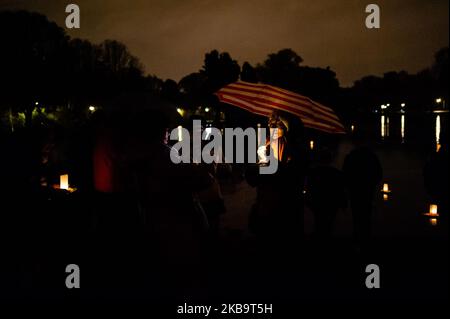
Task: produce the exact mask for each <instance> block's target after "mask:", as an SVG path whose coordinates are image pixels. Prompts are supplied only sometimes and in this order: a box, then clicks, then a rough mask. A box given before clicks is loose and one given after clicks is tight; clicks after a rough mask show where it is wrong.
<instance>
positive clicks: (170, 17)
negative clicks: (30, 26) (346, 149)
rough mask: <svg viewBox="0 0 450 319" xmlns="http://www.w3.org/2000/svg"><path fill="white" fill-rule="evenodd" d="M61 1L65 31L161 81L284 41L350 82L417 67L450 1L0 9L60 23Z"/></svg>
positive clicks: (105, 1)
mask: <svg viewBox="0 0 450 319" xmlns="http://www.w3.org/2000/svg"><path fill="white" fill-rule="evenodd" d="M69 3H76V4H78V5H79V6H80V9H81V28H80V29H78V30H74V31H69V32H68V33H69V34H70V35H71V36H73V37H79V38H85V39H88V40H90V41H92V42H94V43H99V42H101V41H102V40H104V39H108V38H109V39H116V40H119V41H122V42H124V43H125V44H126V45H127V46H128V47H129V49H130V51H131V52H132V53H133V54H134V55H136V56H137V57H138V58H139V59H140V60H141V62H142V63H143V64H144V66H145V70H146V72H147V73H150V74H155V75H157V76H159V77H161V78H164V79H166V78H172V79H174V80H180V78H181V77H183V76H185V75H187V74H189V73H192V72H195V71H198V70H199V69H200V68H201V66H202V64H203V57H204V54H205V53H206V52H208V51H210V50H212V49H218V50H220V51H228V52H229V53H230V54H231V56H232V57H233V58H234V59H237V60H238V61H239V63H240V64H241V65H242V63H243V62H245V61H249V62H250V63H252V64H256V63H258V62H262V61H264V59H265V58H266V56H267V54H269V53H273V52H276V51H278V50H280V49H283V48H292V49H293V50H295V51H296V52H297V53H298V54H299V55H300V56H301V57H302V58H303V59H304V62H303V63H304V65H308V66H320V67H326V66H330V67H331V68H332V69H333V70H334V71H336V73H337V77H338V79H339V81H340V83H341V85H343V86H348V85H351V84H352V83H353V81H355V80H357V79H359V78H361V77H362V76H364V75H368V74H375V75H382V74H383V73H384V72H387V71H392V70H395V71H399V70H406V71H408V72H411V73H414V72H417V71H419V70H421V69H423V68H425V67H427V66H429V65H430V64H431V63H432V61H433V55H434V53H435V52H436V51H437V50H438V49H440V48H441V47H444V46H448V41H449V33H448V27H449V26H448V10H449V8H448V7H449V2H448V0H409V1H403V0H386V1H381V0H365V1H360V0H314V1H311V0H276V1H275V0H270V1H269V0H226V1H212V0H211V1H207V0H183V1H171V0H153V1H152V0H134V1H125V0H83V1H82V0H76V1H72V2H71V1H68V0H66V1H63V0H39V1H38V0H36V1H34V0H14V1H9V0H0V9H27V10H32V11H38V12H40V13H43V14H45V15H46V16H48V17H49V19H50V20H52V21H55V22H56V23H57V24H58V25H60V26H64V21H65V17H66V15H67V14H66V13H65V6H66V5H67V4H69ZM370 3H376V4H378V5H379V6H380V8H381V29H378V30H376V29H372V30H369V29H366V27H365V23H364V21H365V17H366V15H367V14H366V13H365V7H366V5H367V4H370Z"/></svg>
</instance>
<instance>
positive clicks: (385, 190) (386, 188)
mask: <svg viewBox="0 0 450 319" xmlns="http://www.w3.org/2000/svg"><path fill="white" fill-rule="evenodd" d="M381 192H382V193H383V200H385V201H387V200H388V199H389V195H388V194H389V193H390V192H391V191H390V190H389V184H388V183H384V184H383V189H382V190H381Z"/></svg>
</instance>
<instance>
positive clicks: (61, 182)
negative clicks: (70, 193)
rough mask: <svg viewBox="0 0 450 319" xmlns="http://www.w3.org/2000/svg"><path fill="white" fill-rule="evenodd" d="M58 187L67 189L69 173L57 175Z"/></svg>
mask: <svg viewBox="0 0 450 319" xmlns="http://www.w3.org/2000/svg"><path fill="white" fill-rule="evenodd" d="M59 188H60V189H65V190H69V174H64V175H61V176H60V177H59Z"/></svg>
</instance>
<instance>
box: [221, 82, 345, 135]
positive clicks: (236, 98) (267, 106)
mask: <svg viewBox="0 0 450 319" xmlns="http://www.w3.org/2000/svg"><path fill="white" fill-rule="evenodd" d="M215 94H216V95H217V96H218V97H219V100H220V101H221V102H223V103H227V104H231V105H234V106H237V107H240V108H242V109H244V110H247V111H250V112H252V113H254V114H258V115H263V116H267V117H269V116H270V115H271V114H272V112H273V111H274V110H279V111H285V112H288V113H291V114H294V115H296V116H298V117H300V119H301V120H302V121H303V124H304V125H305V127H308V128H312V129H316V130H319V131H323V132H326V133H334V134H343V133H345V129H344V126H343V125H342V123H341V122H340V120H339V118H338V117H337V115H336V113H334V111H333V110H332V109H331V108H329V107H327V106H324V105H322V104H320V103H317V102H315V101H313V100H311V99H310V98H308V97H306V96H303V95H300V94H297V93H294V92H291V91H288V90H284V89H281V88H278V87H275V86H271V85H267V84H259V83H258V84H255V83H249V82H243V81H238V82H235V83H231V84H228V85H226V86H224V87H223V88H221V89H220V90H219V91H217V92H216V93H215Z"/></svg>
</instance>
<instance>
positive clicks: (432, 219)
mask: <svg viewBox="0 0 450 319" xmlns="http://www.w3.org/2000/svg"><path fill="white" fill-rule="evenodd" d="M430 224H431V226H436V225H437V218H430Z"/></svg>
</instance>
